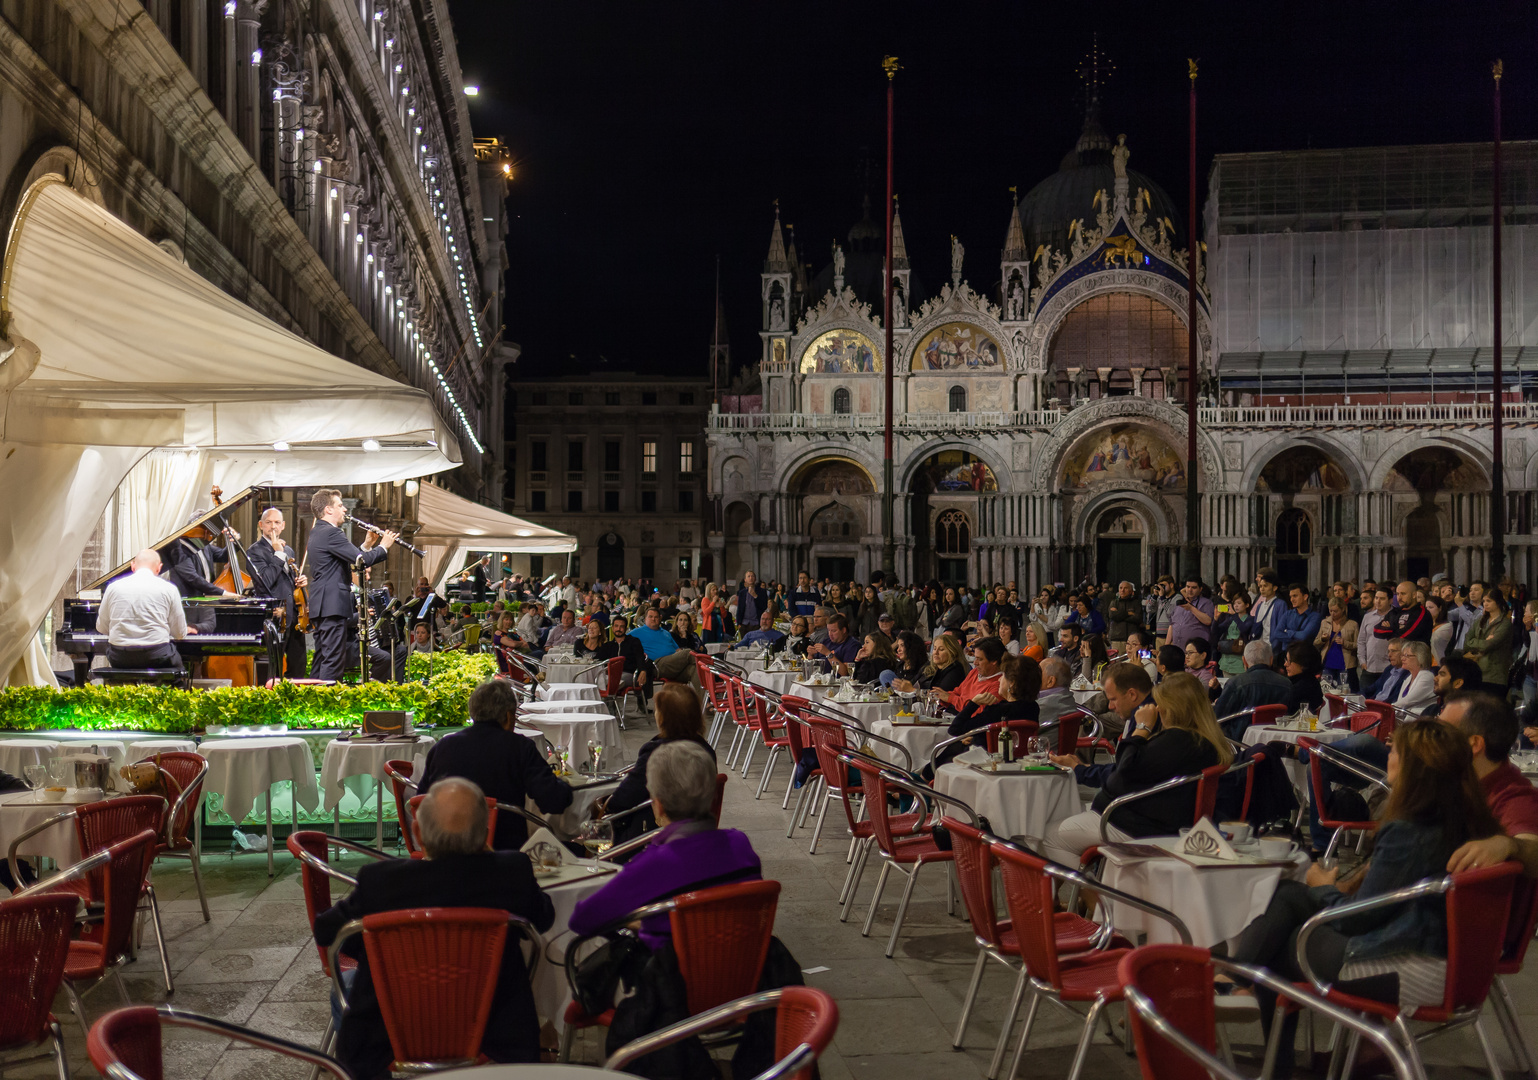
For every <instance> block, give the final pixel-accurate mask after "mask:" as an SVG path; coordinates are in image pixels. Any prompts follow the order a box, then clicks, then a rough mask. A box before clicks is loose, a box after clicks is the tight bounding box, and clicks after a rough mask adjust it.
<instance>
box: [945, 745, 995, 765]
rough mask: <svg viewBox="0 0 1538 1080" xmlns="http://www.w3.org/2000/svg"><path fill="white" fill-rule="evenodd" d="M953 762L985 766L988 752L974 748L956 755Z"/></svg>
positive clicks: (979, 747)
mask: <svg viewBox="0 0 1538 1080" xmlns="http://www.w3.org/2000/svg"><path fill="white" fill-rule="evenodd" d="M953 760H955V761H959V762H961V763H962V764H963V765H986V764H988V760H989V759H988V751H987V750H986V749H985V748H983V747H981V746H974V747H972V748H971V749H970V750H968V751H967V752H966V753H964V754H957V755H956V757H955V758H954V759H953Z"/></svg>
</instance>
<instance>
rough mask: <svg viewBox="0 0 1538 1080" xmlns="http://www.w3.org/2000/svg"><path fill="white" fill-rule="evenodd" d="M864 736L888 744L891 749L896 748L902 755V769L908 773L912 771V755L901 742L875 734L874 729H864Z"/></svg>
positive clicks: (884, 744)
mask: <svg viewBox="0 0 1538 1080" xmlns="http://www.w3.org/2000/svg"><path fill="white" fill-rule="evenodd" d="M865 738H867V739H873V740H875V741H876V742H878V743H881V744H882V745H883V746H890V747H891V748H892V749H893V750H896V751H897V752H898V753H899V754H901V755H902V756H903V766H902V767H903V771H905V772H910V773H911V772H912V771H913V755H912V754H910V753H909V752H908V748H907V747H906V746H904V745H903V744H902V743H900V742H897V741H895V740H893V739H888V738H887V737H886V736H885V735H877V734H876V733H875V732H874V731H866V732H865Z"/></svg>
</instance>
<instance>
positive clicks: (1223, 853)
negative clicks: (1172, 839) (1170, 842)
mask: <svg viewBox="0 0 1538 1080" xmlns="http://www.w3.org/2000/svg"><path fill="white" fill-rule="evenodd" d="M1181 850H1182V851H1184V852H1185V853H1186V854H1187V855H1201V856H1204V857H1205V858H1208V859H1237V858H1238V857H1239V855H1238V853H1237V852H1236V851H1234V849H1233V847H1232V846H1231V845H1230V844H1229V842H1228V841H1227V840H1225V839H1224V838H1223V834H1222V833H1221V832H1219V831H1218V827H1217V826H1216V825H1214V824H1213V823H1212V819H1211V818H1207V817H1204V818H1202V819H1201V820H1200V821H1198V822H1197V823H1196V826H1195V827H1194V828H1193V829H1192V830H1191V831H1190V832H1188V833H1186V838H1185V842H1184V843H1183V844H1182V845H1181Z"/></svg>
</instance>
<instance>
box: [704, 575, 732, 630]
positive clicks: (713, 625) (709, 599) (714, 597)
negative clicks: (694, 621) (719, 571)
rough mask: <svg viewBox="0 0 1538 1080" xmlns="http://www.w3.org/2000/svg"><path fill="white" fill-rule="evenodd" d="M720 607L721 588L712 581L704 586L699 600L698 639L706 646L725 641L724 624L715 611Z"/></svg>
mask: <svg viewBox="0 0 1538 1080" xmlns="http://www.w3.org/2000/svg"><path fill="white" fill-rule="evenodd" d="M720 606H721V586H719V585H717V584H716V583H715V582H714V581H712V582H711V583H710V584H709V585H706V586H705V595H704V597H702V598H701V599H700V637H701V638H703V639H704V641H705V643H706V644H707V645H714V644H716V643H717V642H719V641H724V640H725V639H726V624H725V621H724V620H723V619H722V618H721V612H720V611H719V610H717V609H718V608H719V607H720Z"/></svg>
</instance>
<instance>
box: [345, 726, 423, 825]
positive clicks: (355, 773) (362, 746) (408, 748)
mask: <svg viewBox="0 0 1538 1080" xmlns="http://www.w3.org/2000/svg"><path fill="white" fill-rule="evenodd" d="M432 748H433V740H432V737H431V736H429V735H418V736H417V740H416V742H415V743H409V742H363V741H360V740H358V739H348V740H346V741H343V740H341V739H332V740H331V741H330V742H329V743H327V744H326V756H325V758H324V759H323V760H322V761H321V766H320V786H321V788H322V789H323V790H324V791H325V793H326V802H325V808H326V810H328V811H330V810H335V809H336V807H337V804H338V803H340V802H341V801H342V795H343V794H344V792H345V789H346V786H351V787H352V788H353V789H354V791H355V793H356V794H357V796H358V799H359V801H366V800H367V799H368V797H369V795H371V794H372V793H373V786H374V784H386V778H385V774H384V767H385V762H387V761H409V762H411V763H412V765H413V766H414V767H415V772H414V773H413V776H421V775H422V768H423V766H424V765H426V763H427V752H428V751H429V750H431V749H432ZM348 778H354V779H353V783H352V784H351V785H344V781H346V780H347V779H348ZM370 781H372V782H370ZM386 787H388V784H386ZM381 797H382V796H381Z"/></svg>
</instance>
